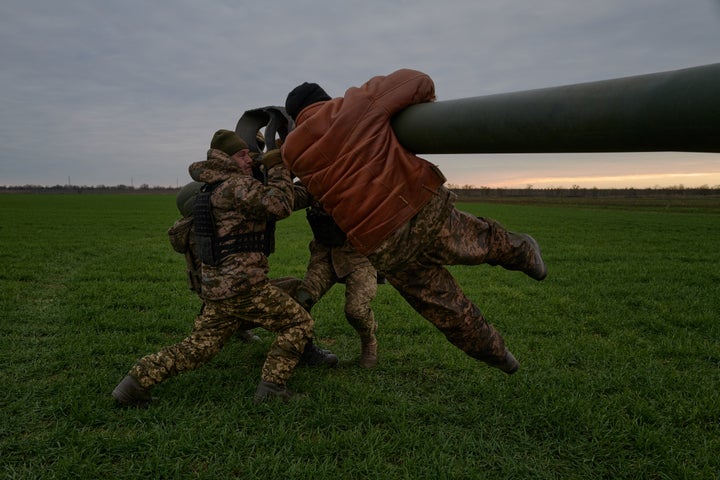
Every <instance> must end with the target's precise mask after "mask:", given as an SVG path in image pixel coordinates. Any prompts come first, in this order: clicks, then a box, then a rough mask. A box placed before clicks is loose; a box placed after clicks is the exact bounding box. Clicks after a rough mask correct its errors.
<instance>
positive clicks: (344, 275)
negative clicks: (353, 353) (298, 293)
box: [300, 239, 377, 338]
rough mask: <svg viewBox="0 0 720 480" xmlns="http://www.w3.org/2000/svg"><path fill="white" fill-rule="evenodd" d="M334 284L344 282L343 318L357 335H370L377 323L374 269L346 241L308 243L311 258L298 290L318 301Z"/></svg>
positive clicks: (314, 240) (314, 301)
mask: <svg viewBox="0 0 720 480" xmlns="http://www.w3.org/2000/svg"><path fill="white" fill-rule="evenodd" d="M336 283H344V284H345V318H346V319H347V321H348V323H349V324H350V325H351V326H352V327H353V328H354V329H355V330H356V331H357V332H358V334H359V335H360V337H361V338H362V337H372V336H373V335H374V334H375V332H376V330H377V322H376V321H375V316H374V314H373V311H372V308H371V307H370V302H372V300H373V299H374V298H375V295H376V294H377V271H376V270H375V267H373V266H372V264H371V263H370V261H369V260H368V259H367V257H365V256H364V255H361V254H359V253H358V252H356V251H355V249H353V248H352V247H351V246H350V244H349V243H347V242H345V243H343V244H342V245H341V246H338V247H331V246H327V245H323V244H322V243H321V242H319V241H318V240H317V239H313V240H312V241H311V242H310V261H309V263H308V268H307V272H305V276H304V277H303V280H302V286H301V287H300V289H304V290H305V291H307V292H308V294H309V296H310V298H311V299H312V300H311V301H312V303H317V302H318V300H320V299H321V298H322V297H323V295H325V294H326V293H327V291H328V290H330V288H331V287H332V286H333V285H335V284H336Z"/></svg>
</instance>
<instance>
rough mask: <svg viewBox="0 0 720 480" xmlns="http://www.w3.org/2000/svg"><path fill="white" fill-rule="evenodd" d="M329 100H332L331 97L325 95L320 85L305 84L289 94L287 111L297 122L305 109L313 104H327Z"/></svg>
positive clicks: (286, 103)
mask: <svg viewBox="0 0 720 480" xmlns="http://www.w3.org/2000/svg"><path fill="white" fill-rule="evenodd" d="M327 100H330V96H329V95H328V94H327V93H325V90H323V89H322V88H321V87H320V85H318V84H317V83H308V82H305V83H303V84H302V85H298V86H297V87H295V88H293V90H292V92H290V93H288V96H287V99H286V100H285V111H286V112H287V114H288V115H290V117H292V119H293V120H295V119H296V118H297V116H298V114H299V113H300V112H301V111H302V109H303V108H305V107H307V106H308V105H312V104H313V103H317V102H325V101H327Z"/></svg>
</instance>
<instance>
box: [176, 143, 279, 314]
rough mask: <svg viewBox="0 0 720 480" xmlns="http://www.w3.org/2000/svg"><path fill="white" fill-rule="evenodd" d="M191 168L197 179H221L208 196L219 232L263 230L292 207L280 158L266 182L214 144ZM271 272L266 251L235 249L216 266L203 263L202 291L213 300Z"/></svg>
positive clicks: (240, 232)
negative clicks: (261, 180)
mask: <svg viewBox="0 0 720 480" xmlns="http://www.w3.org/2000/svg"><path fill="white" fill-rule="evenodd" d="M189 172H190V176H191V177H192V179H193V180H196V181H198V182H205V183H217V182H222V183H220V185H219V186H218V187H217V188H215V190H214V191H213V193H212V197H211V200H210V203H211V205H212V212H213V217H214V219H215V229H216V234H217V235H218V236H219V237H225V236H230V235H240V234H245V233H259V232H264V231H265V229H266V226H267V222H268V221H269V220H279V219H282V218H285V217H287V216H289V215H290V213H292V206H293V185H292V180H291V178H290V173H289V172H288V170H287V169H286V168H285V167H284V166H283V165H282V164H281V165H277V166H275V167H273V168H271V169H270V171H269V172H268V181H267V185H263V183H261V182H260V181H258V180H256V179H255V178H253V176H252V175H245V174H243V173H241V172H240V171H239V167H238V166H237V165H236V164H235V162H234V161H233V160H232V159H231V158H230V157H229V156H228V155H226V154H225V153H223V152H222V151H220V150H215V149H210V150H208V153H207V160H205V161H202V162H195V163H193V164H192V165H190V167H189ZM267 273H268V260H267V257H266V256H265V254H263V253H262V252H242V253H234V254H231V255H229V256H228V257H226V258H224V259H223V260H222V261H221V262H220V263H219V264H218V265H217V266H210V265H205V264H203V265H202V275H201V276H202V296H203V297H204V298H206V299H210V300H222V299H224V298H230V297H233V296H235V295H238V294H239V293H242V292H246V291H248V290H249V289H250V288H251V287H252V286H254V285H257V284H259V283H262V282H265V281H267Z"/></svg>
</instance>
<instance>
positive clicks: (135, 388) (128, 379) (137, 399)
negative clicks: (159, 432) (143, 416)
mask: <svg viewBox="0 0 720 480" xmlns="http://www.w3.org/2000/svg"><path fill="white" fill-rule="evenodd" d="M112 396H113V398H114V399H115V401H116V402H117V404H118V405H120V406H121V407H136V408H147V407H148V405H150V402H151V401H152V397H151V396H150V390H148V389H147V388H145V387H142V386H141V385H140V384H139V383H138V381H137V380H135V378H134V377H132V376H130V375H126V376H125V378H123V379H122V380H121V381H120V383H119V384H118V386H117V387H115V390H113V392H112Z"/></svg>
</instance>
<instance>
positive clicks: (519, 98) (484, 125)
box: [392, 63, 720, 154]
mask: <svg viewBox="0 0 720 480" xmlns="http://www.w3.org/2000/svg"><path fill="white" fill-rule="evenodd" d="M392 125H393V130H394V131H395V134H396V135H397V137H398V139H399V140H400V143H402V144H403V145H404V146H405V147H406V148H408V149H409V150H411V151H413V152H415V153H418V154H435V153H444V154H454V153H563V152H642V151H644V152H651V151H687V152H720V63H717V64H711V65H705V66H699V67H693V68H687V69H682V70H675V71H669V72H660V73H652V74H648V75H638V76H632V77H624V78H618V79H612V80H603V81H597V82H589V83H579V84H575V85H566V86H560V87H552V88H543V89H536V90H528V91H520V92H514V93H505V94H498V95H488V96H481V97H471V98H463V99H458V100H447V101H438V102H433V103H423V104H418V105H413V106H412V107H409V108H407V109H405V110H403V111H402V112H400V113H399V114H398V115H397V116H396V117H395V118H394V119H393V124H392Z"/></svg>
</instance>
